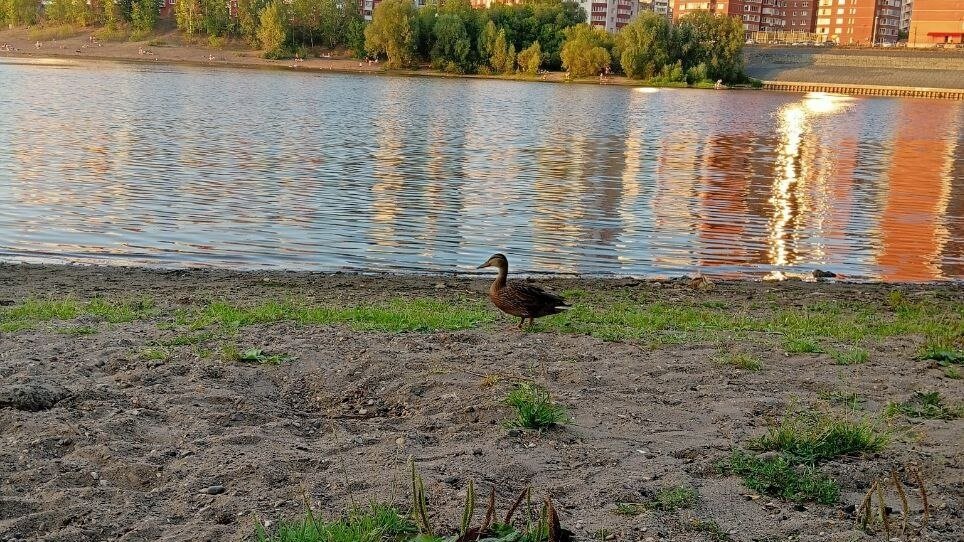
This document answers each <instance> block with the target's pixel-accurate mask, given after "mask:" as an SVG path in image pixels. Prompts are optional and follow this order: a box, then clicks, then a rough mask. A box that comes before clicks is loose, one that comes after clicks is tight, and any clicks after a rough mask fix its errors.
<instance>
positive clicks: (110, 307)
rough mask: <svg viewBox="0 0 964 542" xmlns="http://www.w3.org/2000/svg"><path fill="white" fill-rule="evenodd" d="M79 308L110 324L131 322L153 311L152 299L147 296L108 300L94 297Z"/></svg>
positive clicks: (149, 314) (145, 316)
mask: <svg viewBox="0 0 964 542" xmlns="http://www.w3.org/2000/svg"><path fill="white" fill-rule="evenodd" d="M81 310H82V311H83V312H84V313H86V314H89V315H91V316H96V317H98V318H102V319H104V320H107V321H108V322H110V323H111V324H122V323H127V322H133V321H135V320H140V319H143V318H147V317H149V316H151V315H152V314H153V312H154V300H153V299H151V298H149V297H143V298H140V299H134V300H128V301H120V302H114V301H108V300H106V299H101V298H95V299H91V300H90V301H88V302H87V304H86V305H84V306H82V307H81Z"/></svg>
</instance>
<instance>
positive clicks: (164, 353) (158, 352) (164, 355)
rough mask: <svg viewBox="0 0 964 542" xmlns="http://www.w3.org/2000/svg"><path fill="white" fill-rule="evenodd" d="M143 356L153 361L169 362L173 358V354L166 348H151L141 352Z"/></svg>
mask: <svg viewBox="0 0 964 542" xmlns="http://www.w3.org/2000/svg"><path fill="white" fill-rule="evenodd" d="M141 356H143V357H144V359H148V360H151V361H167V360H168V359H169V358H170V357H171V353H170V351H168V350H167V349H166V348H155V347H151V348H145V349H144V350H141Z"/></svg>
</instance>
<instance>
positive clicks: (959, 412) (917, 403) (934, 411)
mask: <svg viewBox="0 0 964 542" xmlns="http://www.w3.org/2000/svg"><path fill="white" fill-rule="evenodd" d="M897 414H903V415H905V416H907V417H910V418H927V419H931V420H953V419H957V418H960V417H962V416H964V407H962V406H960V405H947V404H945V403H944V398H943V397H941V394H940V392H937V391H927V392H922V391H918V392H915V393H914V397H912V398H911V400H910V401H907V402H904V403H888V405H887V407H886V408H885V409H884V415H885V416H888V417H892V416H895V415H897Z"/></svg>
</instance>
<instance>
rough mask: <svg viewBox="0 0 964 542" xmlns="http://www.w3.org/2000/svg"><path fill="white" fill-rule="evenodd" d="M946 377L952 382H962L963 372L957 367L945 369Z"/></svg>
mask: <svg viewBox="0 0 964 542" xmlns="http://www.w3.org/2000/svg"><path fill="white" fill-rule="evenodd" d="M944 376H946V377H947V378H950V379H952V380H960V379H961V370H960V369H958V368H957V367H944Z"/></svg>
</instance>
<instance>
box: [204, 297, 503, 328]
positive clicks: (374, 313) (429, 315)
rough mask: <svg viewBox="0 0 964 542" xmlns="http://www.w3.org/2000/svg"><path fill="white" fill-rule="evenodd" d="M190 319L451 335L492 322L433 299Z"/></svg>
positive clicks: (266, 307)
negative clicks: (337, 325)
mask: <svg viewBox="0 0 964 542" xmlns="http://www.w3.org/2000/svg"><path fill="white" fill-rule="evenodd" d="M188 318H190V326H191V327H192V328H193V329H201V328H205V327H208V326H209V325H211V324H220V325H222V326H225V327H241V326H249V325H254V324H267V323H274V322H282V321H292V322H297V323H300V324H306V325H335V324H347V325H349V326H351V327H353V328H355V329H363V330H375V331H395V332H405V331H439V330H445V331H455V330H459V329H470V328H473V327H478V326H479V325H481V324H483V323H486V322H490V321H492V313H490V312H489V311H486V310H485V307H484V305H483V304H482V303H481V302H479V303H465V304H461V303H459V304H456V303H446V302H444V301H437V300H433V299H413V300H403V299H395V300H392V301H389V302H386V303H378V304H371V305H366V306H358V307H348V308H340V307H339V308H335V307H324V306H307V305H299V304H294V303H287V302H277V301H268V302H265V303H262V304H260V305H254V306H247V307H242V306H236V305H232V304H230V303H226V302H223V301H219V302H214V303H211V304H209V305H207V306H205V307H203V308H201V309H200V310H198V311H197V312H196V313H195V314H194V315H193V317H188Z"/></svg>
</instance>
